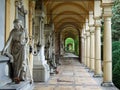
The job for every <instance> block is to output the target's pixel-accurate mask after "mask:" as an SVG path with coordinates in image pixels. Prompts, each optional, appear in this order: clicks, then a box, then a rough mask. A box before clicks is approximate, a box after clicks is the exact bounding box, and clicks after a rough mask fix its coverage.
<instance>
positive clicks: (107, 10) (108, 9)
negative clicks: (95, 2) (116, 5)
mask: <svg viewBox="0 0 120 90" xmlns="http://www.w3.org/2000/svg"><path fill="white" fill-rule="evenodd" d="M101 6H102V7H103V17H112V6H113V2H111V3H102V5H101Z"/></svg>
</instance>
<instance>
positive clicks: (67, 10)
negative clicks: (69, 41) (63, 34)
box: [44, 0, 94, 36]
mask: <svg viewBox="0 0 120 90" xmlns="http://www.w3.org/2000/svg"><path fill="white" fill-rule="evenodd" d="M44 4H45V7H46V10H47V11H46V12H47V20H48V23H49V22H50V21H51V20H52V22H53V23H54V25H55V31H56V32H57V31H59V30H62V29H65V30H66V29H68V32H69V28H73V31H72V32H73V33H76V30H75V29H77V30H82V26H83V24H84V23H85V20H86V18H88V15H89V11H93V10H94V0H44ZM74 31H75V32H74ZM70 35H71V34H70ZM68 36H69V35H68Z"/></svg>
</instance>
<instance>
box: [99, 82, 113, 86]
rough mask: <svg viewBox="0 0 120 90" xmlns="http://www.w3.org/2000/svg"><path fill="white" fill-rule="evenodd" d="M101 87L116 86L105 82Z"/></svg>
mask: <svg viewBox="0 0 120 90" xmlns="http://www.w3.org/2000/svg"><path fill="white" fill-rule="evenodd" d="M101 86H103V87H113V86H114V84H113V83H112V82H103V83H101Z"/></svg>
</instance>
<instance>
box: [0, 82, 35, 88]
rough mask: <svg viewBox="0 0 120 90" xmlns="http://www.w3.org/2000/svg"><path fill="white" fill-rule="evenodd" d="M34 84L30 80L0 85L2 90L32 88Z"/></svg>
mask: <svg viewBox="0 0 120 90" xmlns="http://www.w3.org/2000/svg"><path fill="white" fill-rule="evenodd" d="M32 89H33V84H32V83H31V82H30V81H23V82H20V83H19V84H15V83H9V84H6V85H5V86H3V87H0V90H32Z"/></svg>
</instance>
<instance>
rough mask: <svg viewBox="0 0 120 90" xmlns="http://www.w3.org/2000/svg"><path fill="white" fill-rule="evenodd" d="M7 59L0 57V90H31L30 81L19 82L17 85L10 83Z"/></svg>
mask: <svg viewBox="0 0 120 90" xmlns="http://www.w3.org/2000/svg"><path fill="white" fill-rule="evenodd" d="M10 73H12V71H11V70H10V63H9V58H8V57H5V56H1V55H0V90H32V88H33V84H32V82H31V81H21V82H20V83H19V84H15V83H14V82H12V80H11V78H10Z"/></svg>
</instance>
